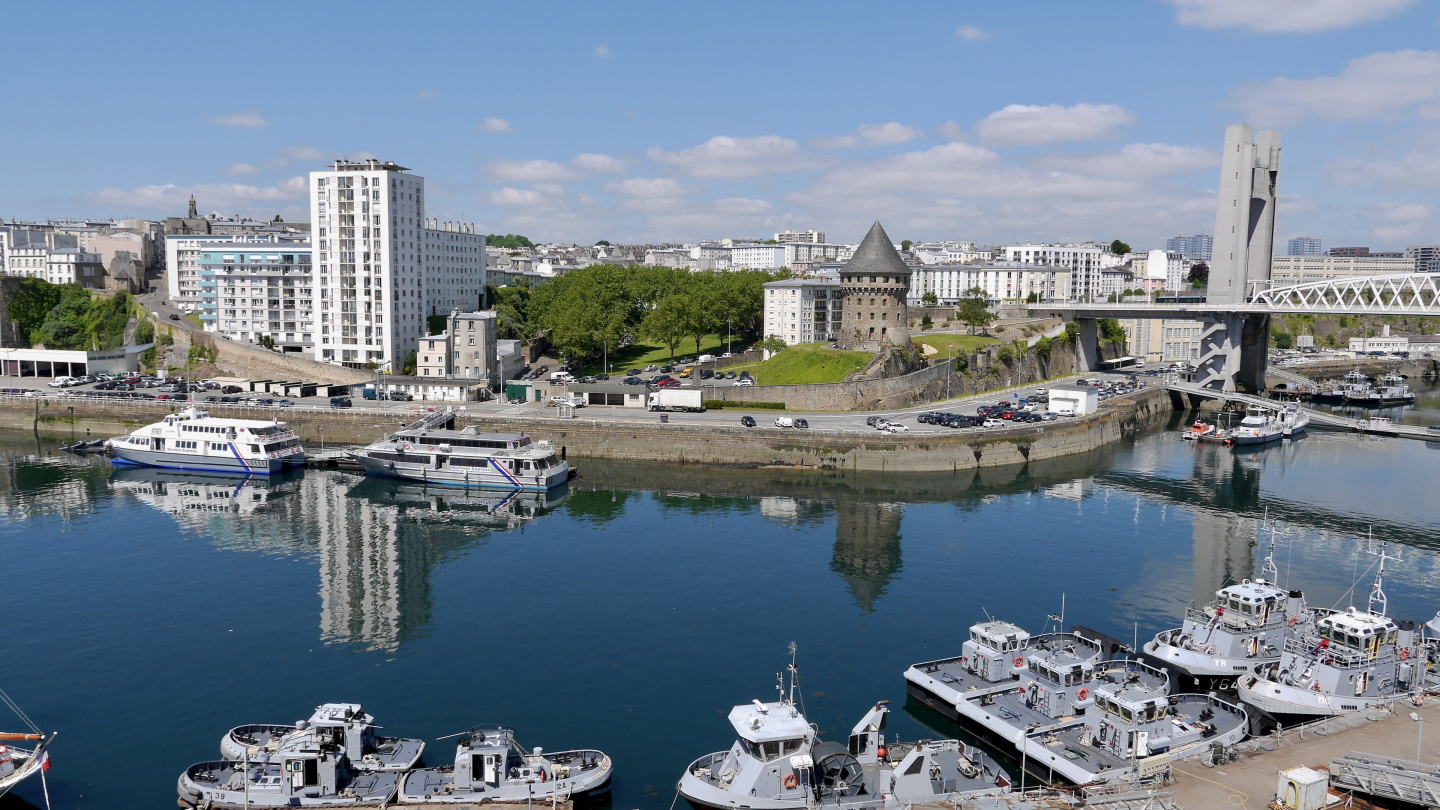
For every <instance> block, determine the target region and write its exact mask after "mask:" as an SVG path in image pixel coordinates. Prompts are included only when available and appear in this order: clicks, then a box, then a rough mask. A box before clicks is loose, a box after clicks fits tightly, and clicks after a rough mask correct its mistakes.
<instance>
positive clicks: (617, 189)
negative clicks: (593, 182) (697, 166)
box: [600, 177, 700, 199]
mask: <svg viewBox="0 0 1440 810" xmlns="http://www.w3.org/2000/svg"><path fill="white" fill-rule="evenodd" d="M600 190H601V191H608V192H610V193H612V194H624V195H625V196H627V197H646V198H651V199H673V198H675V197H683V196H685V195H686V194H694V193H695V192H697V191H700V189H698V188H696V187H695V186H687V185H684V184H682V183H681V182H680V181H678V180H675V179H672V178H669V177H630V178H627V179H625V180H621V181H620V182H618V183H606V184H605V185H604V186H603V187H601V189H600Z"/></svg>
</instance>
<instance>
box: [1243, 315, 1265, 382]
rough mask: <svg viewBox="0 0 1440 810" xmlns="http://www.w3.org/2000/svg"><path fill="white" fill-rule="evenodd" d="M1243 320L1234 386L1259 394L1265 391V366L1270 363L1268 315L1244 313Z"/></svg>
mask: <svg viewBox="0 0 1440 810" xmlns="http://www.w3.org/2000/svg"><path fill="white" fill-rule="evenodd" d="M1243 321H1244V322H1243V325H1242V327H1241V332H1240V368H1239V370H1238V371H1236V373H1235V388H1236V389H1237V390H1240V391H1243V392H1245V393H1247V394H1256V395H1259V394H1263V393H1264V392H1265V368H1266V367H1267V366H1269V365H1270V316H1269V315H1246V316H1245V317H1244V319H1243Z"/></svg>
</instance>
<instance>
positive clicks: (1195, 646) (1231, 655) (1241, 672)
mask: <svg viewBox="0 0 1440 810" xmlns="http://www.w3.org/2000/svg"><path fill="white" fill-rule="evenodd" d="M1275 534H1276V529H1275V526H1274V524H1271V525H1270V545H1269V549H1268V550H1267V552H1266V555H1265V564H1264V566H1263V567H1262V568H1261V569H1260V577H1259V578H1258V579H1256V580H1255V581H1253V582H1252V581H1250V580H1248V579H1247V580H1244V581H1242V582H1240V583H1239V584H1236V585H1228V586H1226V587H1224V588H1221V589H1220V590H1218V591H1216V592H1215V601H1213V602H1210V603H1209V604H1207V605H1205V606H1204V607H1203V608H1199V609H1196V608H1195V606H1194V603H1191V606H1190V607H1189V608H1187V609H1186V611H1185V619H1184V621H1183V623H1182V624H1181V626H1180V627H1178V628H1174V629H1171V630H1165V631H1163V632H1161V633H1159V634H1157V635H1156V636H1155V638H1153V639H1151V640H1150V641H1148V642H1146V643H1145V646H1144V647H1143V648H1142V653H1143V654H1144V656H1145V658H1146V659H1147V660H1149V661H1150V662H1151V663H1153V664H1155V665H1156V666H1161V667H1164V668H1165V669H1168V670H1169V671H1170V672H1171V674H1172V675H1174V677H1175V681H1176V683H1177V684H1178V685H1179V686H1181V687H1184V688H1189V689H1193V690H1194V691H1196V692H1209V691H1212V690H1214V691H1221V692H1228V691H1232V690H1234V689H1235V685H1236V683H1237V682H1239V680H1240V679H1241V678H1244V677H1245V675H1246V674H1247V673H1249V672H1250V670H1251V669H1253V668H1254V667H1256V666H1259V665H1262V664H1273V663H1276V662H1278V661H1279V660H1280V654H1281V652H1282V651H1283V650H1284V648H1285V643H1286V641H1287V640H1288V639H1291V638H1296V637H1299V636H1301V635H1304V634H1305V633H1307V632H1310V631H1311V630H1313V628H1314V624H1315V619H1316V617H1317V615H1323V613H1326V612H1328V611H1316V610H1311V609H1309V608H1307V607H1306V605H1305V595H1304V594H1303V593H1301V592H1300V591H1287V590H1283V589H1281V588H1278V587H1276V585H1275V583H1276V581H1277V580H1278V579H1279V571H1278V570H1276V568H1275Z"/></svg>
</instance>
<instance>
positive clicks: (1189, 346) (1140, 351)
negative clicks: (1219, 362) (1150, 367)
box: [1120, 318, 1204, 364]
mask: <svg viewBox="0 0 1440 810" xmlns="http://www.w3.org/2000/svg"><path fill="white" fill-rule="evenodd" d="M1120 327H1121V328H1122V329H1124V330H1125V346H1126V353H1127V354H1131V355H1134V356H1135V357H1138V358H1140V359H1141V360H1144V361H1145V362H1146V363H1167V364H1168V363H1176V362H1179V363H1187V362H1190V361H1192V360H1198V359H1200V333H1201V331H1202V330H1203V329H1204V324H1202V323H1201V322H1200V321H1191V320H1168V319H1162V318H1121V319H1120Z"/></svg>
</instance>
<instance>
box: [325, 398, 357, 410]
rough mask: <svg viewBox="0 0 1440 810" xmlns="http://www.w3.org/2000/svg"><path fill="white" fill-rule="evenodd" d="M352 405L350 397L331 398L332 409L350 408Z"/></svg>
mask: <svg viewBox="0 0 1440 810" xmlns="http://www.w3.org/2000/svg"><path fill="white" fill-rule="evenodd" d="M351 404H352V403H351V402H350V397H330V407H332V408H349V407H350V406H351Z"/></svg>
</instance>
